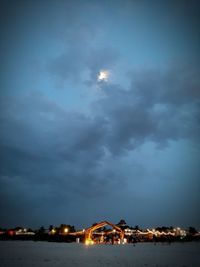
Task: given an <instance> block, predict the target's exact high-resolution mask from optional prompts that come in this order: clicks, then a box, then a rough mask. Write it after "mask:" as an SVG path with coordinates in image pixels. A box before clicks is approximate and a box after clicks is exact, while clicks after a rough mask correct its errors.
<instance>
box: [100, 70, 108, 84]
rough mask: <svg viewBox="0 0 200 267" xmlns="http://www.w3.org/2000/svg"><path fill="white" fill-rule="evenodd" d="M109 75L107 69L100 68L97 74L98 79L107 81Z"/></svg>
mask: <svg viewBox="0 0 200 267" xmlns="http://www.w3.org/2000/svg"><path fill="white" fill-rule="evenodd" d="M109 75H110V73H109V71H108V70H101V71H100V72H99V75H98V81H105V82H106V81H108V78H109Z"/></svg>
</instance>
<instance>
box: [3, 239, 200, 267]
mask: <svg viewBox="0 0 200 267" xmlns="http://www.w3.org/2000/svg"><path fill="white" fill-rule="evenodd" d="M0 266H1V267H34V266H35V267H36V266H37V267H43V266H45V267H50V266H51V267H57V266H62V267H70V266H73V267H76V266H81V267H96V266H101V267H102V266H103V267H109V266H110V267H111V266H114V267H115V266H116V267H117V266H119V267H125V266H126V267H200V243H195V242H192V243H173V244H171V245H169V244H158V243H157V244H156V245H154V244H153V243H137V244H136V245H135V246H134V245H131V244H129V245H94V246H88V247H87V246H85V245H83V244H76V243H72V244H66V243H48V242H32V241H1V242H0Z"/></svg>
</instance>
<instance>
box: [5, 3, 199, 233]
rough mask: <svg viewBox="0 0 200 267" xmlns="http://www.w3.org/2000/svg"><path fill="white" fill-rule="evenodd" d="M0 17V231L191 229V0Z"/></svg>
mask: <svg viewBox="0 0 200 267" xmlns="http://www.w3.org/2000/svg"><path fill="white" fill-rule="evenodd" d="M0 13H1V14H0V18H1V19H0V24H1V25H0V28H1V35H0V40H1V44H0V58H1V61H0V73H1V80H0V227H14V226H18V225H20V226H30V227H39V226H41V225H44V226H47V227H48V225H50V224H53V225H60V224H61V223H66V224H72V225H75V226H76V227H77V228H79V227H81V226H83V227H86V226H90V225H91V224H92V223H94V222H98V221H102V220H108V221H111V222H113V223H117V222H119V220H120V219H122V218H123V219H125V220H126V222H127V224H129V225H132V226H135V225H139V226H141V227H154V226H163V225H166V226H171V225H173V226H182V227H185V228H186V227H188V226H195V227H197V229H198V228H200V216H199V210H200V52H199V47H200V5H199V1H184V0H183V1H143V0H141V1H139V0H135V1H134V0H133V1H129V0H121V1H117V0H116V1H109V0H107V1H87V0H82V1H81V0H80V1H79V0H74V1H61V0H59V1H51V0H49V1H45V0H44V1H39V0H37V1H35V0H34V1H33V0H32V1H31V0H27V1H22V0H18V1H14V0H13V1H1V4H0Z"/></svg>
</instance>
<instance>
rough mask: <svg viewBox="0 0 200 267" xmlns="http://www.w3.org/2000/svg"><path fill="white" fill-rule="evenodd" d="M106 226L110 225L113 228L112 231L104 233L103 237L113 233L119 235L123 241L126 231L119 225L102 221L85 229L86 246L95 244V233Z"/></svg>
mask: <svg viewBox="0 0 200 267" xmlns="http://www.w3.org/2000/svg"><path fill="white" fill-rule="evenodd" d="M105 225H109V226H111V227H112V228H113V230H112V231H107V232H105V233H102V236H103V235H109V234H111V233H113V234H118V235H119V237H120V240H123V239H124V231H123V230H122V229H121V228H120V227H119V226H117V225H115V224H113V223H111V222H108V221H102V222H100V223H97V224H95V225H93V226H91V227H89V228H87V229H85V231H84V234H85V244H86V245H90V244H91V245H92V244H94V240H93V233H94V232H95V231H96V230H97V229H99V228H102V227H104V226H105Z"/></svg>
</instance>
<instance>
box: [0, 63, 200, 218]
mask: <svg viewBox="0 0 200 267" xmlns="http://www.w3.org/2000/svg"><path fill="white" fill-rule="evenodd" d="M94 64H96V63H94ZM197 74H198V71H197V70H196V69H194V70H192V69H191V68H189V69H186V68H184V69H183V68H182V67H181V68H177V67H176V68H175V69H173V68H172V69H169V70H164V71H160V70H159V71H158V70H156V69H155V70H150V71H140V72H138V73H131V76H130V77H131V85H130V88H128V89H124V88H123V87H121V86H119V85H115V84H101V87H102V90H103V92H104V96H103V97H101V98H100V99H98V100H96V101H95V102H94V103H93V104H92V106H91V110H90V113H89V114H87V115H86V114H84V113H80V112H72V111H69V110H65V109H63V108H61V107H60V106H59V105H58V104H57V103H56V102H54V101H50V100H48V99H47V98H46V97H45V96H44V95H43V94H41V93H38V94H37V93H34V94H33V93H32V94H29V95H27V96H23V97H22V96H21V97H19V96H18V97H15V96H12V97H7V98H4V97H2V99H1V104H2V105H1V107H2V110H1V117H0V123H1V125H2V126H3V127H2V131H1V135H0V158H1V162H2V163H3V164H2V166H1V169H0V187H1V188H4V189H5V192H6V193H5V192H4V193H3V192H1V201H3V202H4V203H8V204H6V205H8V206H9V207H10V204H9V203H10V202H11V200H12V201H13V202H14V201H15V199H16V198H17V197H18V196H20V195H21V194H23V192H24V196H23V197H21V200H20V201H25V202H26V201H27V203H33V202H34V201H36V203H38V205H39V200H41V199H42V197H44V199H46V200H47V201H48V203H51V204H52V205H55V204H54V203H56V205H61V206H62V205H63V203H68V201H69V199H74V198H76V199H78V201H83V200H86V199H90V200H91V201H93V200H95V199H97V198H103V197H106V196H107V197H108V196H109V194H111V195H112V191H113V190H114V191H115V190H117V188H120V186H121V185H122V184H123V187H124V188H126V186H127V185H126V183H127V182H128V179H129V176H130V175H131V177H133V178H132V179H133V181H135V182H136V181H138V178H137V175H135V176H134V174H137V173H140V171H139V170H138V169H137V167H136V168H135V170H134V168H132V169H129V168H127V170H126V169H125V168H124V167H123V166H128V165H126V156H127V155H128V154H129V153H131V152H133V151H135V149H136V148H139V147H141V146H142V145H144V144H145V143H146V142H149V141H151V142H154V144H156V145H157V146H159V147H160V148H163V147H166V145H167V144H168V142H169V141H172V140H175V141H177V140H182V139H188V140H193V142H198V143H199V136H200V134H199V98H198V96H199V91H198V88H199V78H198V77H199V76H198V75H197ZM123 160H124V161H123ZM132 164H133V165H134V164H136V163H132ZM141 167H142V166H141ZM130 173H131V174H130ZM13 183H17V184H18V185H19V184H21V185H22V187H21V186H19V187H17V188H18V189H16V190H15V189H14V188H13ZM24 186H25V187H26V189H24ZM32 189H34V191H33V193H31V194H26V193H25V192H27V190H28V191H31V190H32ZM39 189H40V190H39ZM113 194H114V193H113ZM37 199H38V200H37ZM20 203H21V202H19V205H20ZM30 205H32V204H30ZM33 206H34V205H33ZM26 207H27V205H25V206H24V208H25V209H26ZM44 207H45V205H44ZM15 208H16V212H17V210H19V206H18V205H17V204H16V207H15ZM21 209H22V208H20V210H21ZM21 212H22V211H21ZM22 213H23V212H22Z"/></svg>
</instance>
